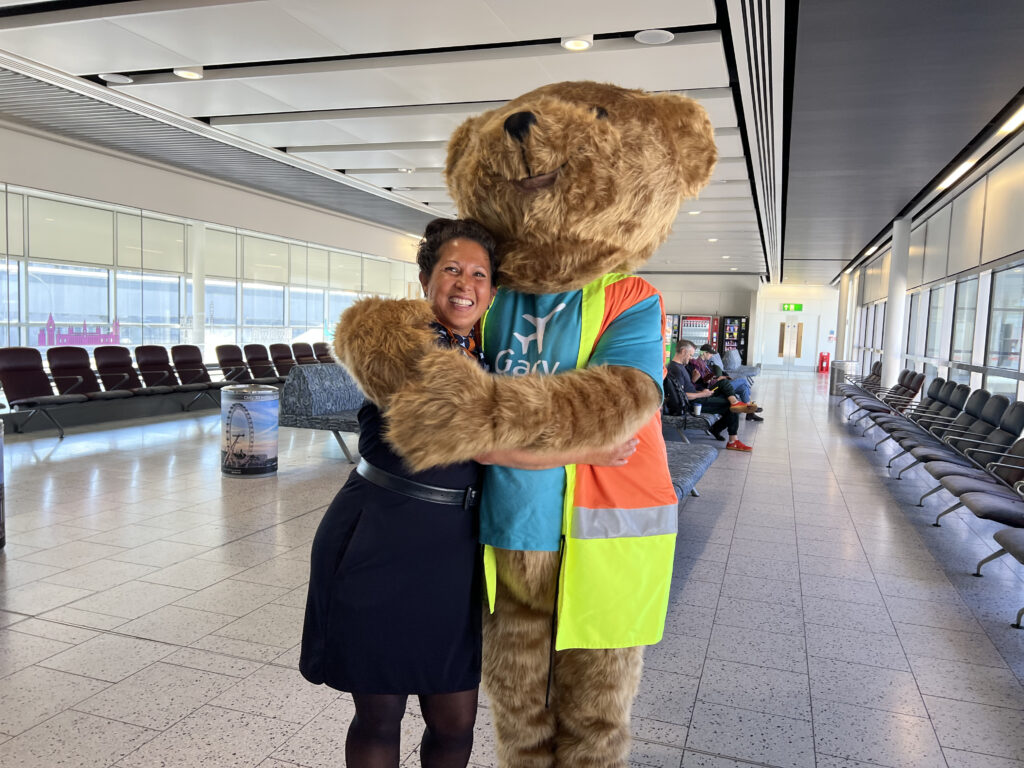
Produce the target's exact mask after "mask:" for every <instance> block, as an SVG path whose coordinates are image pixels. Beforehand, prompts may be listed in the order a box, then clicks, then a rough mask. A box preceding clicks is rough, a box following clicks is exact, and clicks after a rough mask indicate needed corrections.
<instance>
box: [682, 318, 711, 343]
mask: <svg viewBox="0 0 1024 768" xmlns="http://www.w3.org/2000/svg"><path fill="white" fill-rule="evenodd" d="M679 338H680V339H688V340H690V341H692V342H693V343H694V344H696V345H697V347H698V349H699V348H700V346H701V345H702V344H710V345H711V346H713V347H714V348H715V349H718V318H717V317H710V316H709V315H683V316H682V317H681V318H680V319H679Z"/></svg>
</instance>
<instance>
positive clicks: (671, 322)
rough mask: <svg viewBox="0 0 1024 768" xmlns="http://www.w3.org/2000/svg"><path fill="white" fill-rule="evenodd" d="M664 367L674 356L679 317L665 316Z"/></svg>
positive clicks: (677, 337)
mask: <svg viewBox="0 0 1024 768" xmlns="http://www.w3.org/2000/svg"><path fill="white" fill-rule="evenodd" d="M664 337H665V365H668V361H669V360H671V359H672V358H673V356H674V355H675V354H676V342H677V340H678V339H679V315H665V334H664Z"/></svg>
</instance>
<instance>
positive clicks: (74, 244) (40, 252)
mask: <svg viewBox="0 0 1024 768" xmlns="http://www.w3.org/2000/svg"><path fill="white" fill-rule="evenodd" d="M28 202H29V205H28V231H29V248H30V249H31V252H32V253H31V256H32V258H35V259H54V260H59V261H87V262H91V263H94V264H113V263H114V214H113V212H112V211H105V210H103V209H101V208H92V207H90V206H86V205H75V204H74V203H62V202H58V201H57V200H47V199H44V198H38V197H30V198H29V201H28Z"/></svg>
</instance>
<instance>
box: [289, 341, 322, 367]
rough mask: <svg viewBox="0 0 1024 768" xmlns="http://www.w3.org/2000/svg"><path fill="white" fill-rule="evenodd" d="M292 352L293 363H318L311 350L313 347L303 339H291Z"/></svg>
mask: <svg viewBox="0 0 1024 768" xmlns="http://www.w3.org/2000/svg"><path fill="white" fill-rule="evenodd" d="M292 352H294V353H295V363H296V364H297V365H320V361H319V360H318V359H317V357H316V354H315V353H314V352H313V347H311V346H310V345H309V344H306V343H305V342H304V341H293V342H292Z"/></svg>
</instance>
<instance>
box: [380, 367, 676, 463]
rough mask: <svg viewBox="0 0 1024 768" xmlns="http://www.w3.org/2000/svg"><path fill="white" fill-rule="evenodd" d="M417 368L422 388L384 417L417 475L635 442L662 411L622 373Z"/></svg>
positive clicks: (633, 377) (642, 386)
mask: <svg viewBox="0 0 1024 768" xmlns="http://www.w3.org/2000/svg"><path fill="white" fill-rule="evenodd" d="M439 351H440V352H443V350H439ZM420 369H421V370H420V372H421V375H422V378H421V380H420V384H421V386H420V387H417V388H406V389H404V390H402V391H401V392H398V393H397V394H395V396H394V397H393V398H392V399H391V402H390V405H389V407H388V409H387V411H386V414H385V415H386V416H387V420H388V424H389V426H388V432H387V435H386V436H387V439H388V442H389V443H391V444H392V445H393V446H394V448H395V450H396V451H397V452H398V453H399V454H400V455H401V456H402V457H403V458H404V459H405V460H406V462H407V463H408V464H409V466H410V468H412V469H413V470H417V471H418V470H422V469H426V468H428V467H433V466H439V465H445V464H453V463H456V462H460V461H467V460H469V459H471V458H472V457H473V456H476V455H478V454H481V453H485V452H487V451H493V450H501V449H509V448H522V449H527V450H534V451H544V452H554V451H565V450H569V449H573V450H583V449H590V448H599V447H602V446H605V445H608V444H610V443H615V442H619V441H622V440H625V439H627V438H629V437H631V436H632V435H634V434H635V433H636V432H637V431H638V430H639V429H640V427H642V426H643V425H644V424H645V423H646V422H647V421H649V420H650V418H651V417H652V416H654V414H655V412H656V411H657V410H658V408H659V407H660V405H661V390H660V388H659V387H658V385H657V384H656V383H655V382H654V380H653V379H651V377H650V376H649V375H648V374H646V373H644V372H643V371H641V370H638V369H636V368H630V367H627V366H619V365H598V366H594V367H591V368H584V369H582V370H572V371H567V372H565V373H559V374H556V375H538V374H530V375H527V376H492V375H489V374H486V373H484V372H483V371H481V370H480V369H479V368H478V367H477V366H476V365H475V364H474V363H473V362H472V361H470V360H469V359H468V358H466V357H465V356H458V357H454V356H452V355H442V354H433V353H431V354H428V355H426V356H425V357H424V358H423V359H422V360H421V361H420Z"/></svg>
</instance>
